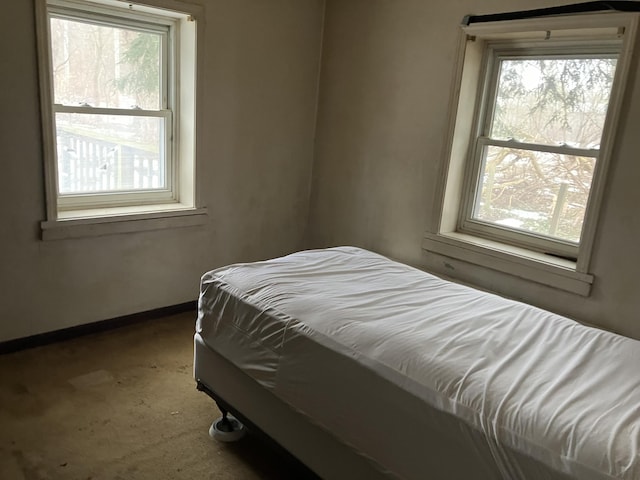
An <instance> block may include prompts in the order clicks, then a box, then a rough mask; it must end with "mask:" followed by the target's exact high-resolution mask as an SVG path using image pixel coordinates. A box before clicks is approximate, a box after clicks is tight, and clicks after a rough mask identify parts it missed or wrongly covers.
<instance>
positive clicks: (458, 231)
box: [424, 14, 636, 294]
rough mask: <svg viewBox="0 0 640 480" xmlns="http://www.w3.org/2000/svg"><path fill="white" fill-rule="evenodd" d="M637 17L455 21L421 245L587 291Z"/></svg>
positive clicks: (561, 285)
mask: <svg viewBox="0 0 640 480" xmlns="http://www.w3.org/2000/svg"><path fill="white" fill-rule="evenodd" d="M635 22H636V16H635V15H628V14H605V15H583V16H580V15H577V16H567V17H556V18H545V19H544V20H519V21H511V22H496V23H494V24H490V23H489V24H482V25H479V26H468V27H464V32H463V35H464V36H463V40H462V48H461V60H460V65H459V68H458V81H459V83H458V84H459V91H456V97H457V98H456V99H455V100H456V101H457V103H455V102H454V103H453V104H454V105H457V107H456V108H455V109H454V116H453V118H452V122H451V140H450V145H449V150H448V151H447V158H446V160H445V165H446V168H445V171H444V173H443V182H442V185H443V187H442V191H441V192H440V194H439V199H440V204H441V209H440V212H439V213H440V215H439V216H438V217H437V219H436V222H435V225H434V227H433V228H432V231H430V232H427V234H426V235H425V242H424V246H425V248H426V249H427V250H431V251H435V252H437V253H441V254H445V255H448V256H453V257H457V258H461V259H463V260H466V261H471V262H473V263H477V264H481V265H484V266H487V267H490V268H494V269H498V270H502V271H504V272H505V273H511V274H515V275H517V276H521V277H524V278H529V279H531V280H534V281H539V282H541V283H549V284H552V285H553V286H556V287H560V288H564V289H567V290H569V291H574V292H576V293H582V294H588V291H589V288H590V284H591V282H592V280H593V278H592V277H591V276H590V275H589V274H588V263H589V259H590V254H591V248H592V244H593V239H594V236H595V226H596V221H597V215H598V210H599V207H600V203H601V201H602V197H603V191H604V182H605V175H606V172H607V165H608V163H609V157H610V153H611V147H612V144H613V139H614V135H615V126H616V123H617V119H618V114H619V107H620V104H621V99H622V95H623V89H624V83H625V80H626V75H627V71H628V63H629V58H630V50H631V44H632V43H633V42H632V40H631V39H632V38H633V36H634V35H635V31H636V23H635ZM558 278H559V280H558Z"/></svg>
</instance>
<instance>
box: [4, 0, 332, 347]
mask: <svg viewBox="0 0 640 480" xmlns="http://www.w3.org/2000/svg"><path fill="white" fill-rule="evenodd" d="M195 3H200V4H201V5H203V6H204V9H205V18H204V19H203V20H204V21H203V22H201V26H204V35H205V42H204V43H205V45H206V49H205V51H204V52H203V55H204V57H205V58H204V66H205V68H204V72H201V76H200V79H201V80H202V82H203V83H204V86H205V88H204V89H203V91H204V95H203V96H202V98H199V99H198V108H199V109H200V112H199V115H200V116H199V119H200V125H199V127H198V132H197V133H198V135H197V138H198V140H197V141H198V152H199V158H198V162H199V169H200V173H201V175H202V176H203V177H204V178H203V180H204V181H203V184H204V186H205V188H204V191H203V192H202V199H203V200H204V203H205V206H206V207H208V209H209V222H208V224H207V225H205V226H201V227H189V228H183V229H170V230H158V231H152V232H145V233H136V234H124V235H109V236H104V237H93V238H83V239H75V240H64V241H46V242H43V241H40V240H39V222H40V221H41V220H44V217H45V210H44V193H43V167H42V149H41V146H40V142H41V134H40V121H39V118H40V117H39V104H38V84H37V62H36V43H35V26H34V11H33V8H34V7H33V1H32V0H20V1H17V2H11V4H10V6H8V7H7V8H8V9H9V11H5V14H4V15H2V18H1V20H0V61H1V62H2V76H0V105H2V110H1V118H2V126H1V128H0V140H1V145H2V167H1V169H0V173H1V175H0V178H1V179H2V185H3V188H2V189H1V190H0V192H1V193H0V221H1V226H0V252H1V267H0V341H3V340H9V339H12V338H17V337H23V336H27V335H33V334H37V333H41V332H45V331H50V330H55V329H60V328H64V327H69V326H73V325H78V324H84V323H89V322H94V321H99V320H103V319H108V318H113V317H117V316H121V315H126V314H130V313H135V312H140V311H144V310H149V309H154V308H159V307H163V306H167V305H174V304H178V303H182V302H186V301H190V300H194V299H195V298H196V297H197V294H198V282H199V278H200V275H201V274H202V273H204V272H205V271H206V270H209V269H211V268H214V267H216V266H220V265H222V264H226V263H229V262H233V261H247V260H255V259H261V258H267V257H272V256H276V255H281V254H284V253H288V252H290V251H293V250H298V249H300V248H302V247H303V243H302V241H303V230H304V225H305V222H306V218H307V213H308V199H309V185H310V174H311V166H312V155H313V135H314V128H315V117H316V111H315V109H316V98H317V79H318V68H319V52H320V41H321V32H322V15H323V2H322V0H269V1H268V2H266V1H263V0H199V1H196V2H195ZM201 33H202V31H201Z"/></svg>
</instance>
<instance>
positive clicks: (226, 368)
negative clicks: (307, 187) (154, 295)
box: [194, 247, 640, 480]
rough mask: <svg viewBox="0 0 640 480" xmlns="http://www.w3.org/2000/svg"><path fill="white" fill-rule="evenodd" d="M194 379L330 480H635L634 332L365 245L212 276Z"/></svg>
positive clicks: (638, 465)
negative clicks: (593, 323)
mask: <svg viewBox="0 0 640 480" xmlns="http://www.w3.org/2000/svg"><path fill="white" fill-rule="evenodd" d="M194 342H195V350H194V356H195V359H194V375H195V379H196V381H197V385H198V387H199V388H200V389H201V390H203V391H205V392H207V393H208V394H209V395H211V396H212V397H213V398H214V399H216V401H218V402H219V404H220V405H222V406H223V407H224V408H225V409H231V411H232V412H235V413H236V414H237V415H238V416H239V417H241V418H242V419H243V420H245V421H246V422H248V423H250V424H251V425H252V426H254V427H257V428H259V429H260V430H262V431H264V432H266V433H267V434H268V435H269V436H270V437H271V438H273V439H274V440H275V441H276V442H277V443H278V444H279V445H281V446H282V447H284V448H285V449H286V450H288V451H289V452H291V453H292V454H293V455H295V456H296V457H297V458H299V459H300V460H301V461H302V462H304V463H305V464H306V465H307V466H309V468H310V469H312V470H313V471H314V472H315V473H316V474H317V475H319V476H320V477H321V478H326V479H342V478H344V479H367V480H369V479H377V478H380V479H383V478H398V479H426V478H428V479H470V478H473V479H476V480H479V479H491V480H494V479H515V480H518V479H535V480H539V479H551V480H556V479H580V480H601V479H640V342H638V341H636V340H632V339H629V338H625V337H622V336H619V335H615V334H612V333H609V332H605V331H602V330H598V329H594V328H590V327H587V326H584V325H581V324H579V323H577V322H575V321H572V320H570V319H567V318H564V317H562V316H559V315H555V314H552V313H549V312H547V311H544V310H541V309H538V308H535V307H532V306H529V305H525V304H522V303H518V302H515V301H511V300H508V299H504V298H502V297H499V296H496V295H492V294H488V293H485V292H480V291H478V290H475V289H472V288H469V287H466V286H462V285H459V284H456V283H452V282H449V281H446V280H443V279H440V278H438V277H436V276H433V275H430V274H428V273H426V272H423V271H421V270H418V269H415V268H412V267H410V266H407V265H404V264H401V263H398V262H395V261H392V260H390V259H388V258H385V257H383V256H381V255H378V254H375V253H373V252H369V251H366V250H363V249H360V248H355V247H336V248H329V249H321V250H308V251H302V252H297V253H294V254H291V255H288V256H285V257H281V258H276V259H273V260H268V261H263V262H255V263H246V264H236V265H230V266H227V267H223V268H219V269H216V270H213V271H210V272H208V273H206V274H205V275H204V276H203V277H202V281H201V291H200V298H199V304H198V319H197V324H196V333H195V339H194Z"/></svg>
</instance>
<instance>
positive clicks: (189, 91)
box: [39, 0, 195, 225]
mask: <svg viewBox="0 0 640 480" xmlns="http://www.w3.org/2000/svg"><path fill="white" fill-rule="evenodd" d="M39 1H40V17H39V20H40V24H39V34H40V43H39V47H40V65H41V90H42V108H43V127H44V131H45V134H44V139H45V157H46V159H45V162H46V163H45V167H46V168H45V170H46V174H47V203H48V220H49V223H48V224H47V225H51V223H52V222H55V221H60V220H64V219H78V218H87V217H105V216H107V217H108V216H110V215H115V216H121V215H122V214H123V213H127V212H128V213H131V212H134V213H135V212H159V211H172V210H173V211H175V210H180V209H183V210H184V209H189V208H191V209H193V208H194V206H195V202H194V190H195V185H194V175H193V173H194V142H195V140H194V136H195V132H194V130H193V124H194V121H193V120H194V113H195V28H194V26H193V24H194V21H193V18H192V17H190V16H189V15H187V14H184V13H179V12H173V11H171V10H168V9H162V10H160V9H157V8H153V7H149V6H140V5H137V4H123V3H122V2H109V1H108V0H98V1H85V0H39ZM187 48H190V49H191V51H188V50H187ZM182 53H185V54H184V55H181V54H182ZM179 88H181V89H183V91H180V90H179ZM187 126H189V127H191V129H190V130H189V129H188V128H187Z"/></svg>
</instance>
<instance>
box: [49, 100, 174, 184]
mask: <svg viewBox="0 0 640 480" xmlns="http://www.w3.org/2000/svg"><path fill="white" fill-rule="evenodd" d="M163 125H164V119H162V118H157V117H133V116H120V115H117V116H116V115H90V114H87V115H85V114H76V113H57V114H56V136H57V138H56V143H57V148H58V151H57V154H58V191H59V193H60V194H61V195H64V194H73V193H94V192H123V191H136V190H149V189H164V188H166V182H165V178H166V177H165V170H166V168H165V164H164V161H162V160H161V159H162V158H164V155H163V153H164V152H163V150H164V147H163V145H164V128H163Z"/></svg>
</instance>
